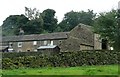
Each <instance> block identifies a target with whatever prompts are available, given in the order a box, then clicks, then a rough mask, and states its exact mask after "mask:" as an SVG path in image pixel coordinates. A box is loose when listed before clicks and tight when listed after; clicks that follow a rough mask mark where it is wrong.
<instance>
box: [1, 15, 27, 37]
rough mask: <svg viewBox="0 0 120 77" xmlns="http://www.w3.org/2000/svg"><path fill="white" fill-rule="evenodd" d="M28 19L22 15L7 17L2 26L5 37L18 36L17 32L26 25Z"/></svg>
mask: <svg viewBox="0 0 120 77" xmlns="http://www.w3.org/2000/svg"><path fill="white" fill-rule="evenodd" d="M28 21H29V20H28V18H27V17H25V16H24V15H23V14H21V15H10V16H9V17H7V18H6V19H5V20H4V21H3V24H2V32H3V35H15V34H18V32H17V31H16V30H17V29H18V27H20V26H21V25H25V24H26V22H28Z"/></svg>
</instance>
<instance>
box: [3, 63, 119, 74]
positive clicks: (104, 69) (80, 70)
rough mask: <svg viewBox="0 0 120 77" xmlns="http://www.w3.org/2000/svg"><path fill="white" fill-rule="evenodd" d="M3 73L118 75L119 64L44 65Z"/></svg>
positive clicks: (4, 72)
mask: <svg viewBox="0 0 120 77" xmlns="http://www.w3.org/2000/svg"><path fill="white" fill-rule="evenodd" d="M2 74H3V75H117V74H118V66H117V65H102V66H80V67H48V68H46V67H44V68H21V69H13V70H3V71H2Z"/></svg>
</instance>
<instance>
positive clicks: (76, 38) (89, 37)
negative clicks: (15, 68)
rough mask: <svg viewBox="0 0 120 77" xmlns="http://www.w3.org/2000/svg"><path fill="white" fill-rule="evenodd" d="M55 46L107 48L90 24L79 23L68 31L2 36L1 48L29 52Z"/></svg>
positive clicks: (67, 48)
mask: <svg viewBox="0 0 120 77" xmlns="http://www.w3.org/2000/svg"><path fill="white" fill-rule="evenodd" d="M55 46H58V47H59V49H60V51H78V50H101V49H109V47H108V45H107V41H104V43H102V40H100V39H99V35H98V34H94V33H93V32H92V28H91V27H90V26H88V25H84V24H79V25H78V26H76V27H75V28H74V29H72V30H71V31H70V32H57V33H49V34H32V35H19V36H4V37H2V46H1V50H2V51H4V50H5V51H6V49H7V51H8V52H29V51H38V49H39V48H41V49H43V48H45V47H46V48H49V47H50V48H52V47H55ZM3 47H5V48H3ZM42 47H43V48H42Z"/></svg>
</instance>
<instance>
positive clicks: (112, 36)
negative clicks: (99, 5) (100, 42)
mask: <svg viewBox="0 0 120 77" xmlns="http://www.w3.org/2000/svg"><path fill="white" fill-rule="evenodd" d="M116 17H117V11H116V10H112V11H110V12H104V13H100V15H99V17H98V18H97V19H96V20H95V23H94V31H95V32H96V33H98V34H100V35H101V38H103V39H107V40H108V41H109V44H110V45H111V46H113V47H114V48H115V49H117V48H116V47H117V46H118V44H117V43H118V42H117V38H119V35H120V32H119V31H120V29H119V28H120V27H119V26H120V25H118V24H117V19H116ZM116 45H117V46H116ZM119 47H120V45H119Z"/></svg>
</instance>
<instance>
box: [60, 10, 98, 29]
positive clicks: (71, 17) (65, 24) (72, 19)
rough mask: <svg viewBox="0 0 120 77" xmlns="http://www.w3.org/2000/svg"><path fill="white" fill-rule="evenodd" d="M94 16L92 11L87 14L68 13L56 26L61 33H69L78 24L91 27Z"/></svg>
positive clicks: (81, 12) (82, 12)
mask: <svg viewBox="0 0 120 77" xmlns="http://www.w3.org/2000/svg"><path fill="white" fill-rule="evenodd" d="M95 16H96V14H95V13H93V10H88V12H84V11H80V12H74V11H70V12H68V13H66V14H65V15H64V18H63V20H62V21H61V22H60V23H59V24H58V26H59V27H60V28H61V29H62V30H63V31H70V30H71V29H73V28H74V27H75V26H77V25H78V24H79V23H83V24H86V25H93V22H94V18H95Z"/></svg>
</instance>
